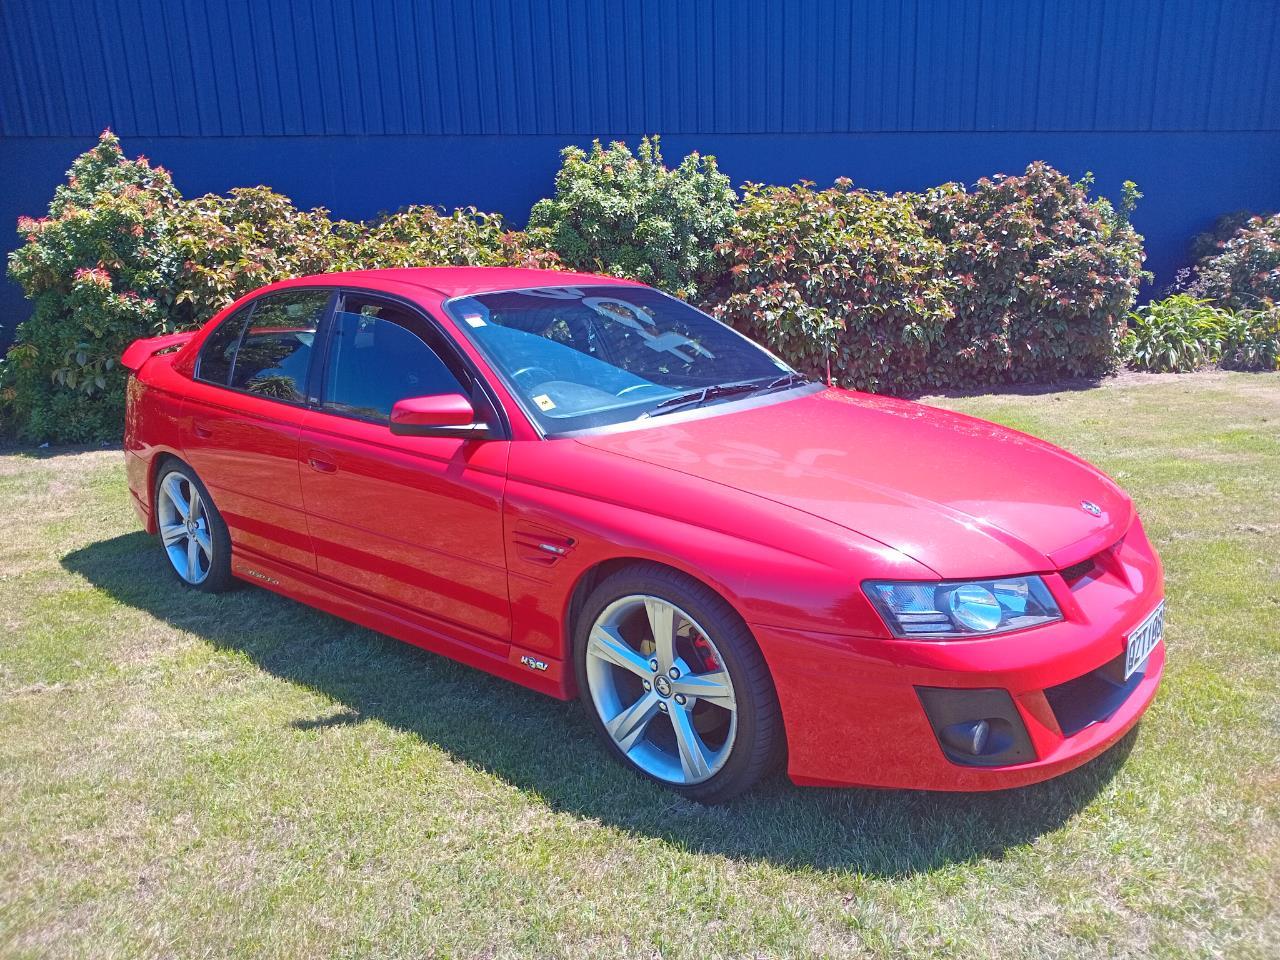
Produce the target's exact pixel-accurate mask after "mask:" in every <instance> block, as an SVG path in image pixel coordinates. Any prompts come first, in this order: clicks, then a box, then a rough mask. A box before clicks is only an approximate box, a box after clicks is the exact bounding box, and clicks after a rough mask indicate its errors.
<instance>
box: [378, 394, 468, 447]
mask: <svg viewBox="0 0 1280 960" xmlns="http://www.w3.org/2000/svg"><path fill="white" fill-rule="evenodd" d="M391 432H392V433H394V434H396V435H397V436H402V437H457V438H459V439H472V440H483V439H485V438H486V437H488V436H489V425H488V424H486V423H484V422H483V421H482V420H477V418H476V411H475V407H473V406H472V405H471V401H470V400H468V399H467V398H466V397H464V396H463V395H462V394H460V393H439V394H434V395H432V396H428V397H407V398H405V399H404V400H399V401H397V402H396V404H395V405H394V406H393V407H392V408H391Z"/></svg>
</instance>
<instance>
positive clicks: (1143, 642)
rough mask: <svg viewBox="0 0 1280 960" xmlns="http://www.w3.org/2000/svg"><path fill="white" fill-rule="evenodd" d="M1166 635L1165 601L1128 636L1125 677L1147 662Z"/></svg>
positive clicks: (1127, 677) (1126, 641)
mask: <svg viewBox="0 0 1280 960" xmlns="http://www.w3.org/2000/svg"><path fill="white" fill-rule="evenodd" d="M1163 636H1164V601H1163V600H1162V601H1161V602H1160V606H1158V607H1156V608H1155V610H1153V611H1151V614H1150V616H1148V617H1147V619H1145V620H1143V621H1142V623H1140V624H1139V625H1138V626H1137V627H1136V628H1135V629H1134V631H1133V632H1132V633H1130V634H1129V636H1128V637H1126V638H1125V648H1124V678H1125V679H1126V680H1128V679H1129V678H1130V677H1131V676H1133V674H1134V671H1136V670H1137V669H1138V668H1139V667H1140V666H1142V665H1143V664H1144V663H1146V662H1147V657H1149V656H1150V655H1151V651H1152V650H1154V649H1155V648H1156V644H1157V643H1159V642H1160V638H1161V637H1163Z"/></svg>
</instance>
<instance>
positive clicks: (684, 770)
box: [586, 594, 738, 785]
mask: <svg viewBox="0 0 1280 960" xmlns="http://www.w3.org/2000/svg"><path fill="white" fill-rule="evenodd" d="M586 673H587V683H588V686H589V688H590V693H591V699H592V702H593V703H594V705H595V708H596V712H597V713H598V714H599V716H600V720H601V721H602V723H603V724H604V728H605V732H606V733H607V734H608V735H609V737H610V738H611V739H612V740H613V742H614V743H615V744H616V745H617V747H618V749H619V750H621V751H622V752H623V753H624V754H625V755H626V756H627V758H628V759H629V760H630V761H631V762H632V763H634V764H635V765H636V766H637V767H639V768H640V769H641V770H643V771H645V772H646V773H648V774H650V775H651V776H653V777H655V778H657V779H659V780H663V781H666V782H668V783H675V784H685V785H691V784H696V783H702V782H704V781H706V780H709V779H710V778H711V777H713V776H715V774H716V773H717V772H718V771H719V770H720V769H721V768H722V767H723V766H724V764H725V762H726V761H727V760H728V759H729V755H730V753H731V752H732V750H733V745H734V738H735V735H736V734H737V729H738V709H737V698H736V696H735V694H734V688H733V681H732V678H731V677H730V676H729V671H728V670H727V669H726V668H725V665H724V660H723V659H722V658H721V656H720V651H719V650H718V649H716V645H715V642H714V641H713V640H712V639H711V637H710V636H709V635H708V634H707V632H706V630H704V629H703V628H702V627H701V626H700V625H699V624H698V623H697V622H696V621H695V620H694V619H693V618H692V617H691V616H689V614H687V613H685V612H684V611H683V610H681V609H680V608H679V607H677V606H675V605H674V604H672V603H670V602H668V601H666V600H663V599H661V598H660V597H654V596H648V595H642V594H633V595H630V596H625V597H622V598H620V599H618V600H615V601H613V602H612V603H610V604H609V605H608V606H607V607H605V609H604V610H603V611H601V613H600V615H599V616H598V617H597V618H596V621H595V623H594V624H593V625H592V627H591V633H590V635H589V636H588V639H587V649H586Z"/></svg>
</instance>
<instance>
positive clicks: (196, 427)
mask: <svg viewBox="0 0 1280 960" xmlns="http://www.w3.org/2000/svg"><path fill="white" fill-rule="evenodd" d="M191 432H192V433H194V434H195V435H196V436H197V437H199V438H200V439H201V440H208V439H209V438H210V437H212V436H213V431H212V430H211V429H209V428H208V427H206V426H205V425H204V424H203V423H200V422H199V421H194V420H193V421H192V423H191Z"/></svg>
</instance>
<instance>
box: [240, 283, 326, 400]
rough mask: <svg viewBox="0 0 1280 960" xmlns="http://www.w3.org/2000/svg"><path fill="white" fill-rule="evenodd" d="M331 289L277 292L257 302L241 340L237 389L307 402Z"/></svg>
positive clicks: (275, 397)
mask: <svg viewBox="0 0 1280 960" xmlns="http://www.w3.org/2000/svg"><path fill="white" fill-rule="evenodd" d="M328 302H329V291H327V290H299V291H296V292H294V291H290V292H288V293H272V294H268V295H267V296H265V297H262V298H261V299H260V300H258V301H256V306H255V308H254V311H253V316H252V318H251V319H250V322H249V328H248V329H247V330H246V331H245V333H244V336H243V337H242V338H241V340H240V349H239V350H238V351H237V352H236V357H235V365H234V366H233V367H232V371H231V386H232V387H234V388H236V389H237V390H245V391H247V392H249V393H256V394H259V395H260V396H264V397H270V398H271V399H272V400H286V401H289V402H291V403H302V402H304V401H305V400H306V392H307V370H308V368H309V367H310V364H311V347H312V345H313V343H314V342H315V335H316V327H317V325H318V324H319V323H320V318H321V316H322V315H323V314H324V309H325V305H326V304H328Z"/></svg>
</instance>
